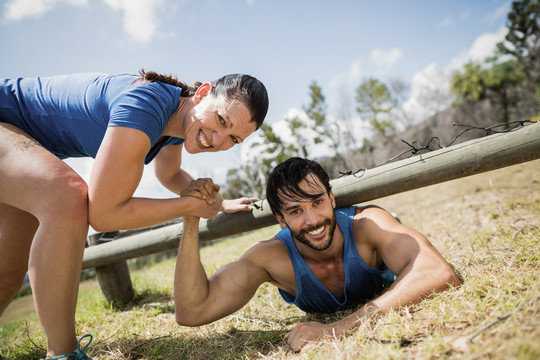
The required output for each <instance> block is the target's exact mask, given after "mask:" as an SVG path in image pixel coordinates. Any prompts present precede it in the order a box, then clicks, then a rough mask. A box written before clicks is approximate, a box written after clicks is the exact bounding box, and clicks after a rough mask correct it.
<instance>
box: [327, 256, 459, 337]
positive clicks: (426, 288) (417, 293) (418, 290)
mask: <svg viewBox="0 0 540 360" xmlns="http://www.w3.org/2000/svg"><path fill="white" fill-rule="evenodd" d="M406 273H408V274H407V275H404V276H403V278H400V277H398V279H397V280H396V281H395V282H394V284H392V286H390V288H389V289H388V290H387V291H386V292H385V293H383V294H382V295H381V296H379V297H377V298H376V299H373V300H372V301H370V302H368V303H366V304H365V305H364V306H362V307H361V308H360V309H358V310H357V311H355V312H354V313H352V314H350V315H348V316H346V317H345V318H343V319H341V320H339V321H337V322H335V323H334V325H335V329H336V333H339V334H342V333H344V332H346V331H348V330H350V329H354V328H356V327H358V326H360V324H361V323H362V322H363V321H365V320H367V319H369V318H371V317H373V316H376V315H377V314H383V313H386V312H388V311H389V310H391V309H397V308H399V307H401V306H408V305H413V304H415V303H418V302H419V301H421V300H422V299H424V298H426V297H429V296H430V295H432V294H433V293H435V292H441V291H444V290H446V289H447V288H448V287H449V286H450V285H451V286H456V287H457V286H459V285H460V282H459V279H458V278H457V276H456V275H455V273H454V272H453V271H452V270H451V269H450V268H449V267H447V266H442V265H441V266H440V267H439V268H436V269H431V270H429V271H428V270H425V272H423V273H422V272H413V271H412V270H411V269H408V271H406ZM430 275H431V276H430ZM426 279H431V280H426Z"/></svg>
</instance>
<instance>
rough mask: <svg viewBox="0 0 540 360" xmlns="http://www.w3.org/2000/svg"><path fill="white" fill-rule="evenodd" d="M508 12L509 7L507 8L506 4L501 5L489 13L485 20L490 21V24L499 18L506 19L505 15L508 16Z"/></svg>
mask: <svg viewBox="0 0 540 360" xmlns="http://www.w3.org/2000/svg"><path fill="white" fill-rule="evenodd" d="M508 11H509V6H508V3H506V4H504V5H501V6H499V7H498V8H497V9H495V11H493V12H492V13H489V14H488V15H487V16H486V18H487V19H488V20H489V21H490V22H495V21H497V20H498V19H499V18H500V17H506V15H507V14H508Z"/></svg>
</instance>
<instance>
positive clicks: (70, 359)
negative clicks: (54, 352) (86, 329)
mask: <svg viewBox="0 0 540 360" xmlns="http://www.w3.org/2000/svg"><path fill="white" fill-rule="evenodd" d="M86 337H90V340H88V343H87V344H86V345H85V347H84V348H82V349H81V341H82V340H83V339H84V338H86ZM92 339H93V337H92V335H90V334H86V335H84V336H83V337H81V338H80V339H79V341H78V342H77V349H75V350H73V351H72V352H70V353H69V354H67V355H60V356H55V357H53V358H52V359H51V360H54V359H67V360H92V358H91V357H89V356H88V355H86V354H85V353H84V352H85V350H86V348H87V347H88V346H89V345H90V343H91V342H92ZM42 360H47V359H42Z"/></svg>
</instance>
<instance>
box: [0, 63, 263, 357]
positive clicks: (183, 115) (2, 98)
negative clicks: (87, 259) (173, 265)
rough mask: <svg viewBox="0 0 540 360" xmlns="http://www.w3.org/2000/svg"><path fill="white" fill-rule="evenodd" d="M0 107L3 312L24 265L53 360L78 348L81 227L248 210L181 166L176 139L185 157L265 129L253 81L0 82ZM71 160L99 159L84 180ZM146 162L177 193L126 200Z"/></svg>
mask: <svg viewBox="0 0 540 360" xmlns="http://www.w3.org/2000/svg"><path fill="white" fill-rule="evenodd" d="M0 109H1V110H0V179H1V180H0V234H1V236H0V313H1V312H3V311H4V309H5V308H6V307H7V305H8V304H9V303H10V301H11V300H12V298H13V297H14V296H15V294H16V293H17V290H18V289H19V287H20V286H21V284H22V280H23V278H24V275H25V273H26V272H27V270H28V273H29V276H30V282H31V284H32V289H33V294H34V299H35V305H36V306H35V307H36V312H37V315H38V318H39V320H40V322H41V325H42V327H43V330H44V332H45V334H46V337H47V339H48V350H47V356H49V357H54V356H60V355H64V354H68V353H70V352H72V351H73V349H76V348H77V340H76V336H75V325H74V317H75V306H76V300H77V289H78V280H79V273H80V269H81V262H82V255H83V250H84V245H85V242H86V235H87V233H88V228H89V225H92V227H93V228H94V229H95V230H97V231H113V230H120V229H130V228H139V227H145V226H149V225H153V224H157V223H160V222H163V221H167V220H171V219H175V218H178V217H182V216H185V215H193V216H199V217H204V218H211V217H214V216H215V215H216V214H217V213H218V212H219V211H225V212H235V211H249V210H251V208H250V206H249V205H248V204H249V203H250V202H251V201H252V200H257V199H248V198H242V199H235V200H223V199H222V198H221V196H220V195H219V193H218V190H219V187H218V186H217V185H214V184H213V182H212V180H211V179H199V180H197V181H195V180H194V179H193V178H192V177H191V176H190V175H189V174H188V173H187V172H185V171H184V170H182V169H181V163H182V156H181V151H182V148H183V147H184V144H185V147H186V150H187V151H188V153H191V154H195V153H200V152H216V151H224V150H227V149H230V148H231V147H232V146H234V145H236V144H238V143H241V142H242V141H244V140H245V138H246V137H248V136H249V135H250V134H251V133H253V132H254V131H255V130H256V129H258V128H259V126H260V125H261V124H262V121H263V119H264V117H265V116H266V113H267V110H268V96H267V93H266V89H265V87H264V85H263V84H262V83H261V82H260V81H258V80H257V79H255V78H253V77H251V76H249V75H243V74H234V75H227V76H225V77H223V78H221V79H219V80H217V81H215V82H206V83H196V84H195V85H194V86H192V87H189V86H187V85H185V84H184V83H182V82H180V81H178V80H176V79H175V78H173V77H172V76H163V75H160V74H157V73H154V72H148V73H146V72H144V71H141V73H140V75H109V74H95V73H92V74H74V75H62V76H54V77H42V78H40V77H37V78H18V79H0ZM69 157H93V158H95V161H94V164H93V168H92V173H91V176H90V181H89V184H88V185H87V184H86V183H85V181H84V180H83V179H82V178H81V177H80V176H79V175H78V174H77V173H75V171H73V169H71V168H70V167H69V166H67V165H66V163H64V162H63V161H61V159H64V158H69ZM151 161H154V164H155V166H154V169H155V173H156V177H157V178H158V180H159V181H160V182H161V183H162V184H163V185H164V186H165V187H167V188H168V189H169V190H171V191H172V192H174V193H176V194H178V195H180V196H179V197H175V198H169V199H149V198H138V197H135V196H134V192H135V190H136V188H137V186H138V185H139V182H140V181H141V176H142V172H143V168H144V165H145V164H148V163H149V162H151ZM80 357H81V358H83V357H82V355H81V356H80ZM77 358H79V357H77Z"/></svg>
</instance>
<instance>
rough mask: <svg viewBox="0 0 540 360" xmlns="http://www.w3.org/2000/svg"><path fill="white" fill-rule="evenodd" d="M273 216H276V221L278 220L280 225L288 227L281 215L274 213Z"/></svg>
mask: <svg viewBox="0 0 540 360" xmlns="http://www.w3.org/2000/svg"><path fill="white" fill-rule="evenodd" d="M275 216H276V219H277V221H278V222H279V224H280V225H281V226H282V227H284V228H288V226H287V223H286V222H285V220H284V219H283V216H281V215H278V214H276V215H275Z"/></svg>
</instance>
